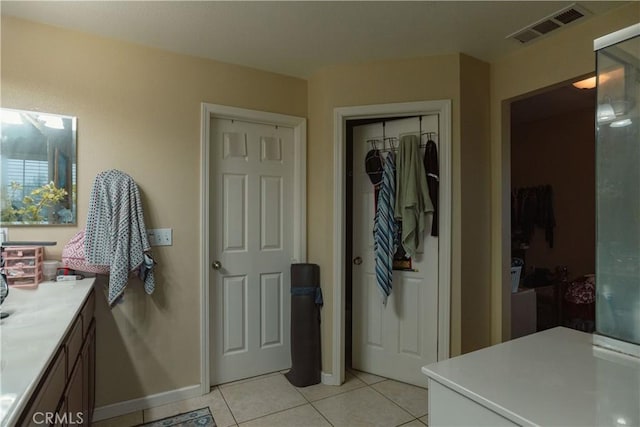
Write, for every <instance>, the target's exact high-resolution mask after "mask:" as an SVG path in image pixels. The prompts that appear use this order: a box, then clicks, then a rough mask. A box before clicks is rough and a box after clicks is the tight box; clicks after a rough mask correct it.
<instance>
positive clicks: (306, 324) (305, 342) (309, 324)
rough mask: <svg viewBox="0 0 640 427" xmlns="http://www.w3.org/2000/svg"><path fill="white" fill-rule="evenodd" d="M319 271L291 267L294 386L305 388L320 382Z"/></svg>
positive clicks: (310, 267)
mask: <svg viewBox="0 0 640 427" xmlns="http://www.w3.org/2000/svg"><path fill="white" fill-rule="evenodd" d="M322 304H323V301H322V290H321V289H320V267H319V266H318V265H317V264H292V265H291V370H290V371H289V372H287V373H286V374H285V376H286V377H287V379H288V380H289V382H290V383H291V384H293V385H294V386H296V387H306V386H310V385H313V384H318V383H319V382H320V372H321V368H322V366H321V364H322V361H321V353H320V307H322Z"/></svg>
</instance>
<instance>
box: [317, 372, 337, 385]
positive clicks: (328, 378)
mask: <svg viewBox="0 0 640 427" xmlns="http://www.w3.org/2000/svg"><path fill="white" fill-rule="evenodd" d="M321 381H322V384H324V385H340V378H339V377H335V376H334V375H333V374H328V373H326V372H322V373H321Z"/></svg>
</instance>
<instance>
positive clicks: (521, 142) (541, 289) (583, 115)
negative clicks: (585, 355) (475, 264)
mask: <svg viewBox="0 0 640 427" xmlns="http://www.w3.org/2000/svg"><path fill="white" fill-rule="evenodd" d="M580 80H583V78H582V77H581V78H576V79H575V80H572V81H568V82H563V83H561V84H559V85H555V86H552V87H548V88H545V89H542V90H540V91H536V92H535V93H530V94H527V95H525V96H523V97H520V98H519V99H517V100H514V101H513V102H512V103H511V213H512V215H511V222H512V224H511V257H512V260H513V259H515V260H519V261H516V262H517V263H521V262H523V263H524V265H523V266H522V270H521V277H520V283H519V285H520V288H519V289H520V291H519V292H518V293H517V294H512V298H511V301H512V338H515V337H517V336H520V335H523V334H524V333H525V332H527V333H532V332H536V331H541V330H544V329H549V328H552V327H555V326H567V327H572V328H575V329H580V330H584V331H586V332H592V331H593V328H594V326H595V324H594V322H595V301H592V302H588V301H589V298H591V297H593V298H595V293H594V291H595V289H594V288H592V287H591V286H590V284H587V282H589V283H591V281H595V278H589V276H590V275H591V274H593V273H595V193H596V191H595V128H594V123H595V117H596V111H595V109H596V94H595V92H596V89H595V88H588V89H579V88H577V87H574V86H573V84H572V83H573V82H576V81H580ZM574 283H575V284H574ZM572 290H574V291H575V292H573V291H572ZM591 291H593V292H591ZM523 292H524V293H526V292H529V293H530V294H531V296H530V297H529V298H530V299H531V300H532V304H531V307H532V308H529V311H530V312H525V311H526V307H525V306H524V305H523V304H522V301H521V300H523V299H524V298H526V294H524V293H523ZM572 295H573V296H572ZM533 303H535V304H533ZM527 321H528V323H529V324H530V325H531V326H530V327H529V328H528V331H524V330H523V329H522V327H521V326H522V325H521V324H519V323H518V322H527Z"/></svg>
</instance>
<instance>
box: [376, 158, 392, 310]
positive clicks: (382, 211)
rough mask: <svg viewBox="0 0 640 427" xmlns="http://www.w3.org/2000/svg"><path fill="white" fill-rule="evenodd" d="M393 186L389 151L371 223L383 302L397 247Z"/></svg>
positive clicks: (377, 280)
mask: <svg viewBox="0 0 640 427" xmlns="http://www.w3.org/2000/svg"><path fill="white" fill-rule="evenodd" d="M395 188H396V166H395V157H394V154H393V152H390V153H389V154H388V155H387V158H386V160H385V162H384V170H383V173H382V184H380V193H379V195H378V206H377V209H376V216H375V220H374V225H373V241H374V256H375V261H376V269H375V271H376V283H377V284H378V288H380V292H381V293H382V301H383V303H384V304H386V303H387V297H388V296H389V295H390V294H391V289H392V288H393V255H394V254H395V252H396V249H397V247H396V245H395V244H394V241H395V237H396V229H397V224H396V219H395V215H394V203H395V198H396V195H395V192H396V190H395Z"/></svg>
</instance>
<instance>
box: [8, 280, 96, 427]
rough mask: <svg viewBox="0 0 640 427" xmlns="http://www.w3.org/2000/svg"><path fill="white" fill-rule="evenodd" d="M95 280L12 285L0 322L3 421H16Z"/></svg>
mask: <svg viewBox="0 0 640 427" xmlns="http://www.w3.org/2000/svg"><path fill="white" fill-rule="evenodd" d="M94 280H95V279H93V278H91V279H84V280H79V281H75V282H60V283H56V282H43V283H40V285H39V286H38V288H37V289H20V288H14V287H12V288H11V289H10V291H9V296H8V297H7V299H6V300H5V302H4V304H3V305H2V311H3V312H6V313H10V316H9V317H7V318H5V319H2V320H1V321H0V336H1V337H0V342H1V347H0V367H1V371H0V374H1V376H0V424H1V425H2V426H9V425H14V424H15V423H16V421H17V417H19V416H20V413H21V412H22V411H23V409H24V408H25V405H26V404H27V402H28V401H29V398H30V396H31V394H32V393H33V392H34V389H35V388H36V386H37V385H38V381H39V380H40V378H41V377H42V376H43V375H44V371H45V369H46V367H47V366H48V365H49V363H50V362H51V360H52V358H53V357H54V355H55V352H56V350H57V349H58V347H59V346H60V345H61V344H62V341H63V339H64V337H65V335H66V334H67V332H68V331H69V329H70V328H71V324H72V321H73V319H74V318H76V317H77V316H78V313H79V312H80V309H81V308H82V305H83V303H84V301H85V300H86V299H87V296H88V295H89V293H90V291H91V289H92V288H93V282H94Z"/></svg>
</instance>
